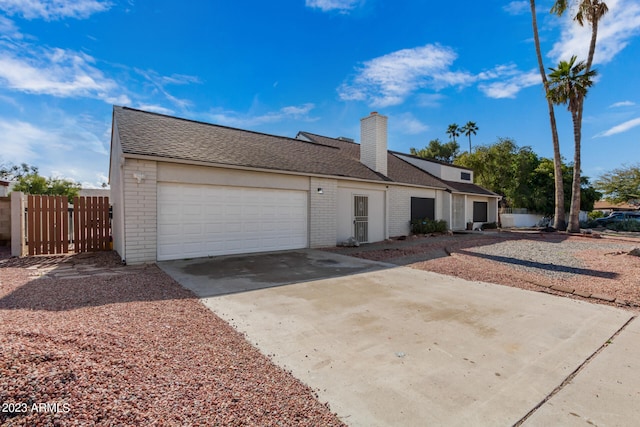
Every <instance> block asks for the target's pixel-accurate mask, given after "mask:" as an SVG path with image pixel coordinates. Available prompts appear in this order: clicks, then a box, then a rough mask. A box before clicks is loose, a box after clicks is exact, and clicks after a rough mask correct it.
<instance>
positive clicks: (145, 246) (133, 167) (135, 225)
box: [122, 159, 157, 264]
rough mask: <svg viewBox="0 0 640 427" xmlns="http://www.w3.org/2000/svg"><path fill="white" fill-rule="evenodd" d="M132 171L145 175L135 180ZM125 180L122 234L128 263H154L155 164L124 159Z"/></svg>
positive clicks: (155, 228) (155, 254) (155, 216)
mask: <svg viewBox="0 0 640 427" xmlns="http://www.w3.org/2000/svg"><path fill="white" fill-rule="evenodd" d="M134 174H142V175H144V178H143V179H141V182H140V183H138V179H137V178H135V177H134ZM122 178H123V181H124V183H123V184H124V185H123V187H124V191H125V194H124V233H125V236H126V240H125V256H126V262H127V264H141V263H145V262H155V260H156V256H157V247H156V245H157V239H156V235H157V200H156V197H157V164H156V162H153V161H148V160H135V159H126V161H125V164H124V169H123V177H122Z"/></svg>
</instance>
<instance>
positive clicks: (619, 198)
mask: <svg viewBox="0 0 640 427" xmlns="http://www.w3.org/2000/svg"><path fill="white" fill-rule="evenodd" d="M595 186H596V188H597V189H598V190H600V191H602V192H603V193H604V196H605V197H606V198H607V199H609V200H611V201H612V202H614V203H631V204H635V205H640V163H638V164H635V165H631V166H625V167H622V168H616V169H614V170H612V171H611V172H607V173H605V174H603V175H602V176H601V177H600V178H598V179H597V180H596V182H595Z"/></svg>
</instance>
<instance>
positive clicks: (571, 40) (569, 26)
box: [549, 0, 640, 64]
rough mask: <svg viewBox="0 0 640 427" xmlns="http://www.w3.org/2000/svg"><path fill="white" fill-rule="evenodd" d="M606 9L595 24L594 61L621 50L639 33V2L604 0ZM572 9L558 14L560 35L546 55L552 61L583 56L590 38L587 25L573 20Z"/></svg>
mask: <svg viewBox="0 0 640 427" xmlns="http://www.w3.org/2000/svg"><path fill="white" fill-rule="evenodd" d="M607 5H608V8H609V12H608V13H607V14H606V15H605V16H604V17H603V18H602V19H601V20H600V22H599V24H598V41H597V45H596V53H595V56H594V64H606V63H608V62H610V61H612V60H613V58H614V57H615V56H616V55H617V54H618V53H619V52H620V51H622V50H623V49H624V48H625V47H626V46H627V44H628V43H629V40H630V39H631V38H633V37H635V36H637V35H638V34H640V4H639V3H638V2H637V1H635V0H607ZM573 16H575V13H573V14H572V13H567V14H566V15H564V17H563V18H562V19H563V21H562V35H561V37H560V41H558V42H557V43H556V44H555V45H554V46H553V49H552V50H551V52H550V53H549V57H550V58H552V59H553V60H554V61H555V62H559V61H560V60H565V61H567V60H569V58H571V56H573V55H576V56H578V59H579V60H586V58H587V55H588V52H589V43H590V40H591V27H590V26H589V24H588V23H585V26H584V27H581V26H580V25H578V23H577V22H575V21H574V20H573Z"/></svg>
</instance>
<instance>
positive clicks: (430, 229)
mask: <svg viewBox="0 0 640 427" xmlns="http://www.w3.org/2000/svg"><path fill="white" fill-rule="evenodd" d="M447 230H448V227H447V221H445V220H442V219H441V220H438V221H434V220H432V219H429V218H422V219H414V220H411V234H428V233H443V232H445V231H447Z"/></svg>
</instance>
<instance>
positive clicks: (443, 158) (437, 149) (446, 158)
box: [409, 139, 460, 163]
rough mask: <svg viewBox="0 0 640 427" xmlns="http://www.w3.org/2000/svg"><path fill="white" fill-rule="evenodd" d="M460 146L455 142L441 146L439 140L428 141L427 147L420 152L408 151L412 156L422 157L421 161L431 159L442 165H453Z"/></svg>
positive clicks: (412, 149) (413, 149)
mask: <svg viewBox="0 0 640 427" xmlns="http://www.w3.org/2000/svg"><path fill="white" fill-rule="evenodd" d="M459 149H460V146H459V145H458V143H457V142H453V141H450V142H447V143H446V144H443V143H442V142H440V140H439V139H433V140H431V141H429V145H428V146H427V147H425V148H423V149H421V150H416V149H415V148H413V147H412V148H410V149H409V151H410V152H411V154H412V155H413V156H417V157H422V158H423V159H433V160H437V161H440V162H444V163H453V160H454V159H455V158H456V156H457V155H458V150H459Z"/></svg>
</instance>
